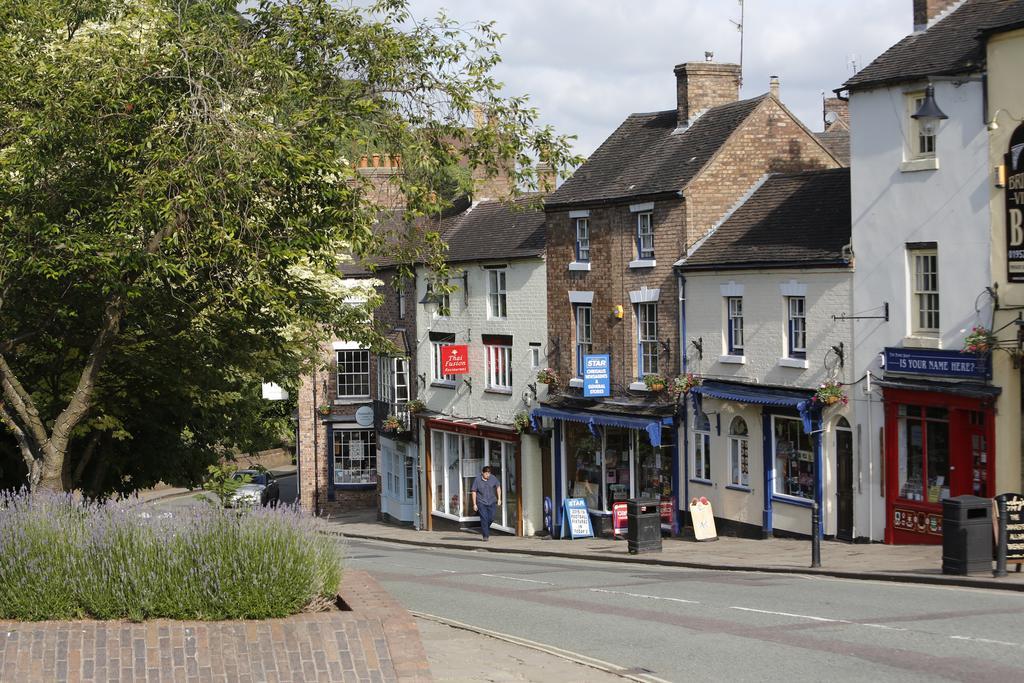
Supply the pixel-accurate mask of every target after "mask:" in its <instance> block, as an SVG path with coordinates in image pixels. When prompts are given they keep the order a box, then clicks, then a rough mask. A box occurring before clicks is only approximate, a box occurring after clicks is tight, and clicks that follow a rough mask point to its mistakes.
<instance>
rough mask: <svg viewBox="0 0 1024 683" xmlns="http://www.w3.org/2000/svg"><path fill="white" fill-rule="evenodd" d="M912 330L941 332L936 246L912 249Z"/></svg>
mask: <svg viewBox="0 0 1024 683" xmlns="http://www.w3.org/2000/svg"><path fill="white" fill-rule="evenodd" d="M909 257H910V267H911V271H912V272H911V287H912V292H911V299H912V301H911V309H912V311H911V316H912V322H911V330H912V331H913V333H914V334H923V335H935V334H938V332H939V254H938V251H936V250H935V249H934V248H928V249H911V250H910V253H909Z"/></svg>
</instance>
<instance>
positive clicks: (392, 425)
mask: <svg viewBox="0 0 1024 683" xmlns="http://www.w3.org/2000/svg"><path fill="white" fill-rule="evenodd" d="M381 427H382V428H383V429H384V431H385V432H397V431H398V430H400V429H401V428H402V421H401V420H399V419H398V417H397V416H395V415H388V416H387V417H385V418H384V423H383V424H382V425H381Z"/></svg>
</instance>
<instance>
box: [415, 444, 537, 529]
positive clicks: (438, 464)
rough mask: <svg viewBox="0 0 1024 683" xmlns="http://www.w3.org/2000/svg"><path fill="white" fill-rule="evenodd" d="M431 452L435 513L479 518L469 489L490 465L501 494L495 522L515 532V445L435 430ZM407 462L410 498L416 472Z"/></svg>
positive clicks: (517, 514) (516, 509)
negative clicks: (485, 467) (486, 466)
mask: <svg viewBox="0 0 1024 683" xmlns="http://www.w3.org/2000/svg"><path fill="white" fill-rule="evenodd" d="M431 449H432V450H431V460H432V466H431V476H432V479H433V481H432V486H433V491H434V501H433V506H432V507H433V511H434V512H435V513H440V514H443V515H449V516H451V517H457V518H459V519H475V518H477V517H479V515H478V514H477V513H476V512H474V511H473V496H472V494H471V493H470V489H471V488H472V486H473V480H474V479H475V478H476V477H477V476H478V475H479V474H480V472H481V471H482V470H483V468H484V465H490V467H491V473H492V474H493V475H494V476H496V477H497V478H498V481H499V482H500V484H501V491H502V505H501V507H500V509H499V510H498V514H497V516H496V517H495V520H494V522H495V524H496V525H497V526H499V527H503V528H505V529H506V530H507V531H510V532H513V533H514V532H515V531H516V526H517V525H518V522H519V501H518V493H517V487H518V480H517V476H516V446H515V444H513V443H509V442H505V441H498V440H494V439H484V438H482V437H479V436H463V435H461V434H455V433H453V432H444V431H440V430H435V431H433V432H432V433H431ZM409 463H410V464H409V465H408V466H407V470H406V490H407V491H408V494H407V495H408V496H409V497H411V496H412V489H413V478H414V476H415V469H414V466H413V464H412V461H411V460H410V461H409Z"/></svg>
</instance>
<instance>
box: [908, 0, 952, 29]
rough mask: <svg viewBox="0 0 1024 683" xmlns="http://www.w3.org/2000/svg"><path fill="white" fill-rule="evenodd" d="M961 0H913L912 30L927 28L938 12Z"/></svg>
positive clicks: (940, 12)
mask: <svg viewBox="0 0 1024 683" xmlns="http://www.w3.org/2000/svg"><path fill="white" fill-rule="evenodd" d="M960 1H961V0H914V32H915V33H916V32H918V31H923V30H925V29H926V28H928V27H929V26H930V25H931V23H932V22H933V21H935V19H937V18H938V16H939V15H940V14H942V13H943V12H945V11H946V10H948V9H950V8H951V7H953V5H957V4H960Z"/></svg>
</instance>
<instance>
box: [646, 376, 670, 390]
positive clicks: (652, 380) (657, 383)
mask: <svg viewBox="0 0 1024 683" xmlns="http://www.w3.org/2000/svg"><path fill="white" fill-rule="evenodd" d="M644 384H646V385H647V388H648V389H649V390H651V391H653V392H655V393H657V392H659V391H665V378H664V377H662V376H661V375H654V374H651V375H644Z"/></svg>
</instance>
